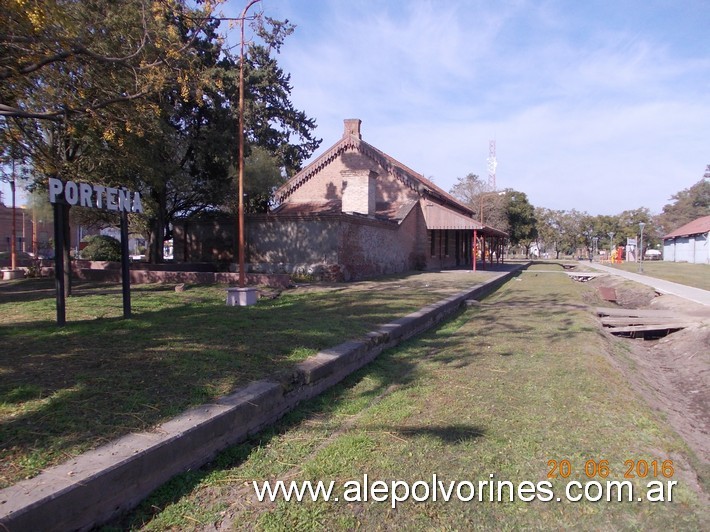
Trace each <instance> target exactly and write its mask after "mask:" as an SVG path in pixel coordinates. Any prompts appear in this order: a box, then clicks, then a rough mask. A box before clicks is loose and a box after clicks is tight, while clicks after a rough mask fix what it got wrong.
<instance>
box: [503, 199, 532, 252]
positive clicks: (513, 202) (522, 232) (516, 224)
mask: <svg viewBox="0 0 710 532" xmlns="http://www.w3.org/2000/svg"><path fill="white" fill-rule="evenodd" d="M505 197H506V199H507V205H506V213H507V216H508V235H509V237H510V243H511V244H512V245H514V246H516V245H518V244H520V245H522V246H523V247H524V248H525V256H526V257H528V256H529V254H530V245H531V244H532V243H533V242H534V241H535V239H536V238H537V220H536V219H535V208H534V207H533V206H532V205H531V204H530V202H529V201H528V197H527V195H526V194H525V193H524V192H518V191H515V190H512V189H508V190H506V191H505Z"/></svg>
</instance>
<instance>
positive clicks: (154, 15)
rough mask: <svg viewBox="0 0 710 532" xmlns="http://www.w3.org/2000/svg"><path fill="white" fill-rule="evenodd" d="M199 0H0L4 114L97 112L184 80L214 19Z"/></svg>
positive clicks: (209, 5)
mask: <svg viewBox="0 0 710 532" xmlns="http://www.w3.org/2000/svg"><path fill="white" fill-rule="evenodd" d="M194 5H195V6H196V8H190V7H188V3H187V2H186V1H184V0H162V1H160V2H153V1H150V0H117V1H108V0H95V1H91V2H81V1H77V0H73V1H66V2H56V1H49V2H39V1H32V0H25V1H13V0H0V10H1V11H2V12H3V14H4V17H5V22H4V23H3V26H4V28H3V30H4V31H3V33H2V35H1V36H0V81H2V85H1V86H0V87H2V89H0V116H3V117H5V118H25V119H43V120H53V121H58V122H60V121H64V120H67V119H70V118H71V117H73V116H77V115H82V116H85V117H90V118H93V117H98V116H100V114H101V113H102V112H103V111H104V110H106V109H108V108H111V107H113V108H115V107H116V104H119V103H126V102H131V101H138V100H141V99H143V98H144V97H146V96H147V95H150V94H156V93H159V92H160V90H161V89H162V88H163V87H165V86H168V85H174V84H176V83H179V82H182V84H183V85H185V84H186V81H187V80H188V79H190V76H186V74H187V73H186V72H185V70H184V66H185V63H186V57H187V58H190V56H191V55H192V53H191V48H192V46H193V42H194V40H195V39H197V38H199V36H200V35H201V34H202V33H203V31H204V30H205V29H206V28H208V27H210V26H213V25H214V23H215V19H214V17H213V16H212V13H213V10H214V8H215V7H216V5H215V3H213V2H207V1H204V0H196V1H195V2H194ZM197 6H199V7H200V8H201V9H198V8H197ZM186 36H187V38H185V37H186ZM57 82H60V83H57Z"/></svg>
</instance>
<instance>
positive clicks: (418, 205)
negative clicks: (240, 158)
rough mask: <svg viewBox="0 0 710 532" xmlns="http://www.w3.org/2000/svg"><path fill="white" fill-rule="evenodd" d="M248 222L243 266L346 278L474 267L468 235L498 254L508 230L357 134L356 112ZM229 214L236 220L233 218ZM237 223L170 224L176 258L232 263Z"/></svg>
mask: <svg viewBox="0 0 710 532" xmlns="http://www.w3.org/2000/svg"><path fill="white" fill-rule="evenodd" d="M344 125H345V127H344V131H343V136H342V137H341V138H340V140H338V141H337V142H336V143H335V144H334V145H333V146H331V147H330V148H329V149H328V150H326V151H325V152H324V153H323V154H322V155H321V156H320V157H318V158H317V159H315V160H314V161H313V162H312V163H311V164H309V165H308V166H307V167H305V168H304V169H303V170H301V171H300V172H298V173H297V174H296V175H295V176H293V177H292V178H291V179H289V180H288V181H287V182H286V183H285V184H284V185H283V186H282V187H281V188H279V190H277V191H276V199H277V201H278V206H277V207H275V208H274V209H273V210H272V211H271V212H269V213H268V214H262V215H251V216H248V217H247V220H246V223H245V232H246V243H247V246H246V261H247V263H248V268H249V269H250V270H251V271H255V272H266V273H291V274H294V273H295V274H299V273H304V274H307V275H313V276H314V277H317V278H322V279H330V280H336V281H350V280H359V279H366V278H372V277H376V276H378V275H385V274H392V273H401V272H405V271H410V270H432V269H441V268H456V267H459V268H472V267H473V255H472V254H473V242H474V239H475V238H476V239H478V240H479V245H478V247H477V250H478V251H479V254H480V251H481V248H482V247H483V245H484V242H485V255H484V256H485V257H486V258H487V260H489V261H490V260H491V257H495V258H496V260H499V258H500V256H501V253H500V251H501V250H502V246H503V241H504V240H505V238H506V237H507V234H506V233H504V232H502V231H499V230H496V229H494V228H492V227H488V226H485V225H483V224H481V223H479V222H478V221H477V220H476V219H475V218H474V215H475V213H474V211H473V210H472V209H470V208H469V207H467V206H466V205H463V204H462V203H461V202H459V201H458V200H457V199H456V198H454V197H453V196H451V195H450V194H448V193H447V192H445V191H444V190H442V189H440V188H439V187H437V186H436V185H435V184H434V183H432V182H431V181H430V180H428V179H426V178H425V177H424V176H422V175H421V174H419V173H417V172H415V171H414V170H412V169H410V168H408V167H407V166H405V165H404V164H402V163H401V162H399V161H397V160H396V159H394V158H393V157H391V156H389V155H387V154H386V153H384V152H382V151H380V150H379V149H377V148H375V147H374V146H372V145H371V144H368V143H367V142H365V141H364V140H362V134H361V132H360V125H361V121H360V120H359V119H347V120H345V121H344ZM232 220H233V218H232ZM235 233H236V224H235V223H234V222H233V221H231V222H230V221H229V220H228V219H226V218H224V219H221V220H220V219H216V218H212V219H203V220H200V219H190V220H185V221H182V222H178V223H176V224H175V229H174V245H175V260H176V261H184V262H200V261H219V260H222V261H224V260H225V259H228V260H231V261H232V262H234V250H235V248H236V243H235V241H234V236H233V235H234V234H235Z"/></svg>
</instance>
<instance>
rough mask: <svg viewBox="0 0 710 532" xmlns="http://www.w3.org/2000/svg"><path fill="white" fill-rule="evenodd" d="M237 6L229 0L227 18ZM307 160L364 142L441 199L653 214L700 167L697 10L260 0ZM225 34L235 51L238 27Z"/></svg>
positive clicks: (523, 0) (703, 70)
mask: <svg viewBox="0 0 710 532" xmlns="http://www.w3.org/2000/svg"><path fill="white" fill-rule="evenodd" d="M244 5H246V1H243V2H242V1H236V0H229V1H228V2H227V4H226V6H225V8H224V10H225V13H226V14H231V15H233V16H236V15H238V14H239V13H240V12H241V10H242V9H243V7H244ZM258 11H263V13H264V14H265V15H267V16H270V17H272V18H276V19H280V20H283V19H289V20H290V21H291V22H292V23H294V24H295V25H296V26H297V27H296V31H295V32H294V34H293V35H291V36H290V37H288V38H287V40H286V42H285V44H284V46H283V48H282V51H281V55H280V56H279V57H278V60H279V63H280V65H281V66H282V68H283V69H284V71H286V72H288V73H290V74H291V81H292V84H293V91H292V100H293V102H294V105H295V106H296V108H298V109H301V110H303V111H305V112H306V114H307V115H308V116H310V117H312V118H315V119H316V121H317V124H318V128H317V130H316V134H317V136H318V137H320V138H322V139H323V143H322V146H321V149H320V150H319V151H318V152H317V153H316V156H317V155H318V154H319V153H321V152H322V151H323V150H325V149H327V148H328V147H329V146H331V145H332V144H334V143H335V142H336V141H337V140H338V139H339V138H340V136H341V135H342V130H343V119H344V118H360V119H362V121H363V124H362V133H363V138H364V140H366V141H367V142H369V143H371V144H373V145H375V146H376V147H378V148H379V149H381V150H383V151H385V152H387V153H388V154H390V155H391V156H393V157H395V158H397V159H399V160H400V161H401V162H402V163H404V164H406V165H407V166H409V167H411V168H413V169H414V170H416V171H418V172H420V173H422V174H423V175H425V176H426V177H428V178H430V179H432V180H433V181H434V182H435V183H436V184H437V185H438V186H440V187H441V188H444V189H445V190H450V189H451V187H452V186H453V185H454V183H455V182H456V179H457V178H458V177H463V176H465V175H467V174H468V173H475V174H478V175H480V176H487V167H486V159H487V157H488V149H489V141H490V140H493V139H495V141H496V151H497V159H498V168H497V176H496V178H497V185H498V188H513V189H515V190H519V191H522V192H525V193H526V194H527V195H528V198H529V199H530V202H531V203H532V204H533V205H535V206H541V207H548V208H552V209H565V210H569V209H577V210H580V211H586V212H589V213H590V214H618V213H620V212H622V211H624V210H627V209H635V208H638V207H647V208H649V209H650V210H651V212H652V213H659V212H661V210H662V208H663V205H665V204H666V203H668V200H669V198H670V196H671V195H672V194H675V193H676V192H678V191H680V190H683V189H686V188H688V187H690V186H692V185H693V184H695V183H696V182H697V181H698V180H700V178H701V177H702V175H703V173H704V170H705V165H706V164H710V38H709V37H708V28H710V0H638V1H632V0H608V1H589V0H569V1H554V0H553V1H527V0H513V1H498V0H482V1H476V0H446V1H443V0H379V1H378V0H262V2H261V3H260V4H257V5H255V6H254V7H252V9H251V11H250V12H251V13H254V12H258ZM230 40H232V41H235V40H236V41H237V42H238V33H237V30H234V31H233V35H231V36H230Z"/></svg>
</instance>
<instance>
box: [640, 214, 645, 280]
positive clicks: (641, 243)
mask: <svg viewBox="0 0 710 532" xmlns="http://www.w3.org/2000/svg"><path fill="white" fill-rule="evenodd" d="M645 226H646V224H645V223H644V222H639V228H640V229H641V242H640V245H639V273H643V228H644V227H645Z"/></svg>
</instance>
